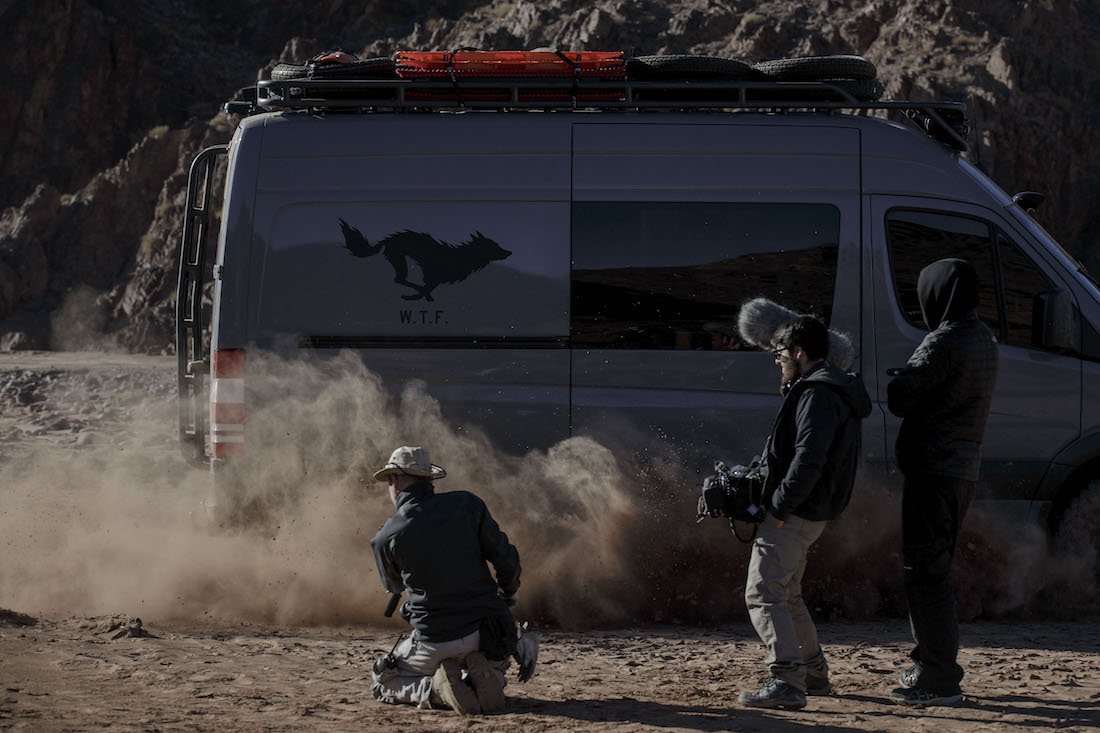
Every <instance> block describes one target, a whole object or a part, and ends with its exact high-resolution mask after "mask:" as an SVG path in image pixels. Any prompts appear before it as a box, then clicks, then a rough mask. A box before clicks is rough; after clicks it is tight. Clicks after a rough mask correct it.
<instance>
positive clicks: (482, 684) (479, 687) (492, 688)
mask: <svg viewBox="0 0 1100 733" xmlns="http://www.w3.org/2000/svg"><path fill="white" fill-rule="evenodd" d="M466 676H467V680H468V681H469V683H470V684H471V685H473V688H474V693H476V694H477V701H478V703H480V704H481V712H483V713H497V712H500V711H501V710H503V709H504V705H505V703H506V702H507V698H505V697H504V685H502V684H501V682H500V678H499V677H497V675H496V672H495V671H494V670H493V666H492V665H491V664H490V663H489V660H488V659H487V658H486V657H485V655H484V654H482V653H481V652H470V653H469V654H467V655H466Z"/></svg>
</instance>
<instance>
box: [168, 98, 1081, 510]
mask: <svg viewBox="0 0 1100 733" xmlns="http://www.w3.org/2000/svg"><path fill="white" fill-rule="evenodd" d="M542 83H543V84H544V85H545V83H546V82H542ZM407 84H408V82H405V81H378V80H375V81H359V82H349V83H345V84H337V83H335V82H331V81H328V82H325V81H321V82H317V81H312V82H311V81H308V80H299V81H294V82H288V81H269V82H261V83H260V85H259V87H260V88H259V93H258V98H257V99H254V100H252V101H250V102H246V103H244V108H243V109H239V110H238V111H243V112H245V114H246V117H245V118H244V119H243V121H242V122H241V124H240V126H239V128H238V129H237V131H236V134H235V136H234V137H233V140H232V142H231V143H230V144H229V145H228V146H220V147H216V148H211V149H209V150H207V151H205V152H203V153H202V154H201V155H200V156H199V157H198V158H197V159H196V161H195V165H194V166H193V168H192V175H191V182H190V188H189V198H188V204H187V206H188V210H187V220H186V221H187V225H186V227H185V234H184V244H183V249H182V254H181V266H180V283H179V300H178V328H179V341H178V345H179V384H180V392H181V403H180V404H181V412H180V432H181V439H182V443H183V447H184V451H185V453H186V454H187V456H188V457H189V458H190V459H191V460H192V461H194V462H196V463H197V464H199V465H203V466H207V465H212V466H213V468H214V474H215V477H216V476H217V475H218V471H219V470H220V467H221V466H223V465H225V464H229V463H231V462H232V461H233V459H234V456H235V455H236V454H238V453H239V452H241V451H242V450H245V449H247V445H248V444H247V440H248V438H247V430H246V429H245V424H244V409H245V404H246V403H247V401H248V399H247V397H246V389H245V386H246V384H247V377H246V376H245V372H246V368H245V364H246V359H245V356H246V354H247V353H249V352H251V351H253V350H263V351H274V352H276V353H281V354H286V355H294V356H298V357H303V358H313V357H318V358H324V357H325V356H326V355H327V354H331V353H332V352H333V350H350V351H353V352H354V353H356V354H357V355H359V356H360V357H361V358H362V360H363V362H364V363H365V364H366V365H367V366H368V367H369V368H370V369H371V370H372V371H373V372H375V373H377V374H378V375H380V376H381V378H382V380H383V381H384V382H385V383H386V384H390V385H394V386H395V388H396V387H399V386H400V385H401V384H403V383H404V382H406V381H407V380H409V379H417V380H421V381H423V382H424V383H425V385H426V388H427V390H428V391H429V392H430V393H431V394H432V395H434V396H435V397H436V398H437V399H438V400H439V401H440V404H441V406H442V409H443V412H444V415H446V416H447V417H448V418H451V419H453V420H455V421H456V422H460V423H461V424H473V425H477V426H479V427H481V428H483V429H484V430H485V431H487V432H488V434H490V435H492V436H494V437H495V439H496V440H497V441H498V443H499V445H500V446H501V447H502V448H503V449H507V450H510V451H516V452H522V451H526V450H528V449H531V448H534V447H546V446H548V445H550V444H552V443H554V442H556V441H558V440H560V439H562V438H565V437H567V436H570V435H592V436H594V437H595V438H597V439H599V440H601V441H607V442H609V443H610V444H613V445H616V446H618V447H620V448H621V449H623V450H625V451H627V453H626V454H625V455H627V456H629V458H630V460H633V461H636V462H637V463H638V466H639V470H643V464H644V463H645V462H646V461H647V460H657V459H659V460H666V461H667V460H669V457H670V456H672V457H674V459H675V460H676V461H678V462H679V463H680V465H682V467H683V473H684V475H685V477H686V478H687V479H688V480H692V481H693V480H694V479H695V478H696V477H697V476H698V475H699V474H700V472H703V471H706V470H707V468H708V466H709V465H710V463H711V462H712V461H713V460H714V459H715V458H723V459H726V460H730V459H733V460H735V461H736V460H741V459H743V458H747V457H750V456H752V455H753V454H754V453H756V452H759V449H760V446H761V444H762V440H763V438H764V437H765V436H766V434H767V432H768V430H769V428H770V426H771V421H772V419H773V417H774V415H775V412H776V410H777V407H778V403H779V399H780V398H779V395H778V389H777V388H778V382H777V379H778V375H777V369H776V367H775V365H774V363H773V360H772V357H771V354H769V353H766V352H762V351H760V350H759V349H757V348H755V347H752V346H750V345H748V344H746V343H745V342H743V341H742V340H741V339H740V337H739V336H738V335H737V333H736V331H735V330H734V329H732V328H730V327H729V324H732V323H733V322H735V321H736V317H737V314H738V310H739V308H740V306H741V304H742V303H743V302H744V301H746V300H748V299H750V298H753V297H756V296H764V297H767V298H769V299H771V300H773V301H775V302H777V303H780V304H782V305H783V306H785V307H787V308H789V309H791V310H794V311H797V312H813V313H816V314H818V315H819V316H821V317H822V318H823V319H824V320H825V321H826V322H827V323H828V324H829V326H830V327H831V328H832V329H834V330H837V331H841V332H844V333H847V334H849V335H850V336H851V338H852V341H853V343H854V344H855V345H856V349H857V353H858V358H857V362H856V365H855V367H854V368H855V369H856V370H858V371H860V372H861V373H862V375H863V378H864V380H865V381H866V384H867V387H868V390H869V392H870V394H871V395H872V398H873V400H874V401H875V411H874V413H873V414H872V416H871V417H870V418H869V419H867V420H866V421H865V422H864V431H865V432H864V436H863V449H864V451H863V452H864V457H865V465H864V466H863V473H864V475H865V476H867V477H869V480H870V481H872V482H880V481H881V482H887V483H888V484H896V485H900V479H899V477H898V476H897V475H896V473H895V470H896V469H895V468H894V462H893V455H892V454H893V450H894V438H895V436H896V433H897V428H898V424H899V421H898V419H897V418H895V417H894V416H892V415H891V414H890V413H889V411H888V410H886V408H885V404H886V385H887V383H888V382H889V379H890V377H889V375H888V372H889V370H891V369H893V368H897V367H901V366H904V364H905V362H906V360H907V358H908V357H909V355H910V353H911V352H912V351H913V349H914V347H915V346H916V345H917V344H918V343H919V341H920V340H921V338H922V337H923V335H924V333H925V329H924V324H923V322H922V320H921V317H920V310H919V306H918V304H917V300H916V288H915V285H916V278H917V274H918V272H919V271H920V269H921V268H922V267H923V266H924V265H926V264H928V263H929V262H931V261H933V260H936V259H939V258H942V257H949V256H952V257H963V258H965V259H967V260H969V261H970V262H971V263H972V264H973V265H974V266H975V268H976V269H977V271H978V273H979V275H980V277H981V279H982V299H981V306H980V314H981V316H982V318H983V319H984V320H985V321H986V322H987V323H988V325H989V326H990V327H991V328H992V329H993V331H994V332H995V333H996V335H997V337H998V339H999V341H1000V352H1001V358H1000V371H999V375H998V381H997V390H996V396H995V399H994V403H993V410H992V415H991V417H990V421H989V426H988V430H987V435H986V442H985V452H984V464H983V470H982V479H981V481H982V483H981V487H980V490H979V497H978V498H979V499H982V498H984V499H996V500H998V501H1000V502H1010V504H1006V506H1011V507H1015V508H1016V509H1017V510H1018V511H1019V512H1020V513H1021V514H1029V515H1032V516H1035V517H1039V516H1043V515H1044V514H1046V515H1049V518H1050V520H1049V521H1052V522H1056V521H1057V519H1058V517H1059V516H1060V514H1061V512H1062V510H1063V509H1064V508H1065V506H1066V504H1067V503H1068V502H1069V500H1070V499H1071V498H1072V497H1073V496H1074V495H1075V493H1076V492H1077V491H1079V490H1080V488H1081V487H1082V486H1084V485H1085V483H1086V482H1087V480H1090V479H1095V478H1100V378H1098V376H1100V292H1098V289H1097V283H1096V282H1095V281H1094V280H1093V279H1092V278H1091V277H1090V276H1089V275H1088V274H1087V273H1086V272H1085V271H1084V269H1083V268H1082V267H1081V265H1080V264H1079V263H1077V262H1076V261H1075V260H1074V259H1073V258H1072V257H1071V256H1070V255H1068V254H1067V253H1066V252H1065V251H1064V250H1063V249H1062V248H1061V247H1060V246H1059V245H1058V243H1057V242H1055V241H1054V240H1053V239H1052V238H1051V237H1050V235H1048V234H1047V233H1046V232H1045V231H1044V230H1043V229H1042V227H1040V226H1039V225H1038V224H1037V223H1036V222H1035V221H1034V219H1032V217H1031V216H1030V215H1029V213H1028V211H1027V210H1026V209H1027V208H1028V207H1030V206H1031V205H1033V204H1032V203H1031V197H1029V196H1027V195H1023V196H1018V197H1017V199H1018V200H1014V199H1013V197H1011V196H1009V195H1007V194H1005V193H1004V192H1003V191H1002V190H1001V189H999V188H998V187H997V186H996V185H995V184H994V183H993V182H992V181H990V179H989V178H988V177H986V176H985V175H984V174H983V173H982V172H981V171H980V170H978V169H977V168H976V167H975V166H974V165H973V164H972V163H970V162H968V161H967V160H966V159H965V158H964V157H963V155H962V153H961V150H962V149H963V148H965V144H966V143H965V140H964V138H963V135H964V134H965V132H964V130H963V129H962V127H963V126H962V124H961V122H960V120H961V116H962V110H963V109H964V105H962V104H960V103H951V102H945V103H917V102H906V101H893V102H867V101H858V100H856V99H854V98H852V97H850V96H848V95H846V94H845V93H844V92H843V90H833V91H836V94H837V96H835V97H833V96H830V95H828V94H825V95H822V94H818V93H816V92H817V90H815V89H812V87H816V86H822V85H820V84H817V85H815V84H802V85H794V87H793V88H790V87H787V88H783V89H781V90H780V89H779V87H781V86H782V85H778V84H777V85H769V84H767V83H761V82H744V83H742V82H725V83H721V84H709V85H707V84H704V85H701V88H702V89H703V90H705V92H706V93H705V94H704V93H702V92H700V93H699V95H698V98H694V97H693V96H692V92H691V91H690V90H687V91H685V87H686V86H690V85H685V84H682V83H681V84H679V85H678V86H677V87H676V90H677V92H678V96H677V95H643V94H640V93H639V90H642V89H645V90H649V89H651V88H652V87H654V86H655V85H659V84H660V83H659V82H646V83H634V82H630V81H626V82H620V83H617V84H614V85H609V84H608V83H606V82H605V83H602V84H601V88H603V89H606V88H609V87H612V88H614V89H615V90H618V95H617V96H615V97H614V98H613V99H608V98H606V97H607V95H596V96H597V97H599V98H597V99H592V98H589V99H585V98H583V97H580V98H579V97H578V96H577V95H576V92H575V91H574V92H573V93H572V97H571V98H570V95H569V93H568V92H565V93H564V100H563V99H562V95H550V96H551V98H549V99H543V100H539V99H537V98H535V99H533V100H532V96H531V95H528V96H527V97H526V99H527V100H528V101H519V100H522V99H524V98H525V97H524V96H523V95H522V94H517V93H514V92H515V89H513V90H512V91H513V93H512V94H510V95H509V96H508V97H507V98H506V99H504V100H501V99H499V98H497V97H494V96H493V95H484V96H486V97H487V98H486V99H479V98H478V95H471V97H470V98H466V99H463V98H462V97H461V95H459V96H457V97H455V96H451V97H447V95H446V94H444V93H440V94H439V95H436V96H435V97H432V96H431V95H420V96H418V97H417V98H415V99H410V98H407V97H406V95H405V91H406V87H405V85H407ZM417 84H418V85H419V87H421V88H423V87H425V86H429V87H430V86H431V84H430V83H427V82H417ZM511 84H512V85H514V86H515V87H516V88H519V87H521V86H522V84H523V82H522V81H514V82H511ZM440 85H441V88H449V87H450V85H449V84H448V83H442V82H441V83H440ZM583 85H584V83H583V82H581V83H578V82H576V81H573V82H572V88H573V89H574V90H575V89H576V88H577V87H578V86H580V87H581V88H583ZM498 86H500V83H499V82H498ZM825 86H827V85H825ZM830 89H831V88H830ZM770 90H771V91H775V90H778V91H777V93H776V94H775V95H773V96H769V91H770ZM380 91H384V92H386V93H379V92H380ZM780 91H781V92H782V93H779V92H780ZM811 92H814V93H811ZM534 96H535V97H537V96H538V95H534ZM425 97H427V99H426V98H425ZM489 97H491V98H489ZM433 100H434V101H433ZM868 113H872V114H884V115H886V116H896V117H897V118H898V119H897V121H890V120H888V119H884V118H880V117H877V116H871V115H870V114H868ZM222 155H227V156H228V175H227V179H226V185H225V196H224V202H221V203H220V205H221V209H222V216H221V228H220V232H219V233H218V238H217V251H216V258H215V261H214V265H213V269H212V272H211V271H210V268H209V267H208V266H205V267H204V263H205V261H206V260H205V258H206V254H205V252H206V247H207V229H208V228H209V225H210V213H211V210H212V209H213V208H214V207H216V206H218V205H219V202H218V201H216V200H214V196H213V191H214V187H213V179H214V176H213V173H212V171H213V169H214V164H215V162H216V161H217V159H218V158H219V157H220V156H222ZM210 277H212V278H213V280H214V294H213V317H212V319H211V322H210V323H206V322H205V318H204V317H203V313H202V308H201V294H202V291H203V286H204V285H205V284H206V283H207V281H208V279H209V278H210ZM252 407H253V405H249V409H251V408H252ZM650 453H653V454H655V455H649V454H650ZM656 454H659V455H656ZM620 455H624V454H620Z"/></svg>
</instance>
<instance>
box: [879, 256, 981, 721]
mask: <svg viewBox="0 0 1100 733" xmlns="http://www.w3.org/2000/svg"><path fill="white" fill-rule="evenodd" d="M917 300H918V301H919V302H920V309H921V315H922V316H924V321H925V323H926V324H927V325H928V328H929V333H928V335H927V336H925V337H924V340H923V341H921V343H920V345H919V346H918V347H917V349H916V351H914V352H913V355H912V356H911V357H910V358H909V363H908V364H907V365H906V367H905V368H904V369H902V370H901V371H900V372H899V373H898V375H897V376H896V377H894V380H893V381H892V382H890V384H889V385H888V386H887V389H886V395H887V399H888V401H889V406H890V412H892V413H894V414H895V415H897V416H898V417H900V418H902V421H901V429H900V430H899V431H898V439H897V448H896V451H895V452H896V455H897V460H898V467H899V468H900V469H901V472H902V473H903V474H904V475H905V484H904V488H903V489H902V502H901V556H902V558H901V559H902V564H903V569H904V573H905V596H906V599H907V600H908V601H909V623H910V626H911V627H912V629H913V639H914V641H916V646H915V647H913V650H912V652H910V654H909V656H910V658H911V659H912V660H913V664H912V666H911V667H909V668H908V669H906V670H904V671H903V672H902V673H901V675H900V683H901V687H899V688H898V689H896V690H894V691H893V692H892V693H891V694H890V697H891V699H893V700H894V701H895V702H897V703H900V704H902V705H953V704H955V703H957V702H959V701H961V700H962V688H961V687H960V686H959V683H960V682H961V681H962V678H963V670H962V667H960V666H959V663H958V661H957V659H956V658H957V656H958V653H959V617H958V613H957V611H956V609H955V594H954V590H953V589H952V587H951V564H952V561H953V559H954V556H955V540H956V538H957V537H958V534H959V527H960V525H961V524H962V520H963V517H964V516H966V510H967V507H968V506H969V505H970V497H971V495H972V494H973V492H974V484H975V483H976V482H977V480H978V470H979V469H980V468H981V460H982V440H983V438H984V437H985V424H986V420H987V419H988V418H989V409H990V406H991V404H992V402H993V387H994V383H995V382H996V380H997V358H998V353H997V341H996V339H995V338H994V337H993V332H992V331H990V330H989V327H988V326H986V325H985V324H984V323H983V322H982V321H981V320H980V319H979V318H978V314H977V311H976V308H977V307H978V276H977V273H976V272H975V271H974V268H973V267H972V266H971V265H970V263H969V262H967V261H966V260H960V259H943V260H938V261H936V262H933V263H932V264H931V265H929V266H928V267H925V268H924V269H923V270H921V272H920V275H919V276H918V277H917Z"/></svg>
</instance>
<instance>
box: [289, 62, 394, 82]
mask: <svg viewBox="0 0 1100 733" xmlns="http://www.w3.org/2000/svg"><path fill="white" fill-rule="evenodd" d="M396 78H397V64H396V63H394V61H393V59H390V58H386V57H385V56H379V57H378V58H373V59H364V60H362V61H351V62H349V63H346V64H315V63H308V64H276V65H275V68H273V69H272V70H271V79H272V80H273V81H288V80H290V79H396Z"/></svg>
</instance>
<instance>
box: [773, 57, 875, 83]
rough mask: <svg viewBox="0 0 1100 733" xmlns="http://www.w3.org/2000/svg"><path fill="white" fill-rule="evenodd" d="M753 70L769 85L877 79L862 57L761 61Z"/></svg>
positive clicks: (869, 65) (871, 66)
mask: <svg viewBox="0 0 1100 733" xmlns="http://www.w3.org/2000/svg"><path fill="white" fill-rule="evenodd" d="M753 68H754V69H756V70H757V71H759V72H760V73H761V74H763V75H764V76H766V77H768V78H769V79H771V80H772V81H824V80H826V79H858V80H863V81H871V80H872V79H875V78H876V77H877V76H878V70H877V69H876V68H875V65H874V64H873V63H871V62H870V61H868V60H867V59H865V58H863V57H862V56H799V57H796V58H791V59H775V60H774V61H761V62H760V63H758V64H753Z"/></svg>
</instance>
